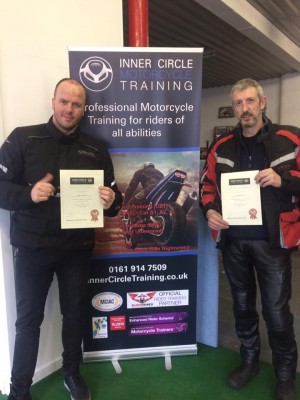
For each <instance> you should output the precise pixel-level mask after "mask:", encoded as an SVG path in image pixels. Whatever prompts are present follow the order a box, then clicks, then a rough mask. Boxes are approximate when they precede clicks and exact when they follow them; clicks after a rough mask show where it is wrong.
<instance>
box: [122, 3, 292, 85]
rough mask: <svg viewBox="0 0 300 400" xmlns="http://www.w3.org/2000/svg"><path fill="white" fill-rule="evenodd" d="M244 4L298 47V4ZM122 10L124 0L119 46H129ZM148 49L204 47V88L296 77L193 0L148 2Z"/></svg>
mask: <svg viewBox="0 0 300 400" xmlns="http://www.w3.org/2000/svg"><path fill="white" fill-rule="evenodd" d="M236 1H237V2H241V1H244V2H246V1H247V0H236ZM200 2H201V0H200ZM214 2H216V1H214ZM248 3H250V4H251V5H252V6H254V7H255V8H256V9H257V10H258V11H259V12H260V13H261V14H263V15H264V17H265V18H267V19H268V20H269V21H270V22H272V24H274V26H276V27H277V28H278V29H279V30H280V31H282V32H283V33H284V34H285V35H286V36H287V37H288V38H289V39H291V40H292V41H293V42H294V43H296V44H297V45H298V46H299V45H300V20H299V18H300V17H299V16H300V1H299V0H248ZM127 7H128V5H127V0H123V11H124V46H128V8H127ZM149 45H150V46H151V47H203V48H204V58H203V88H212V87H219V86H224V85H230V84H232V83H234V82H235V81H237V80H238V79H242V78H245V77H251V78H254V79H257V80H264V79H269V78H276V77H279V76H281V75H283V74H286V73H290V72H299V71H298V70H297V68H295V65H292V64H291V63H290V62H289V60H288V59H287V60H285V59H284V58H283V57H282V56H281V57H277V56H276V54H274V51H272V53H271V52H269V51H268V50H266V49H265V48H263V47H261V46H260V45H259V44H258V43H256V42H255V41H253V40H251V39H250V38H249V37H247V36H246V35H244V34H243V33H242V32H241V31H240V30H237V29H235V28H234V27H233V26H232V25H229V24H228V23H227V22H225V21H224V20H223V19H222V18H220V17H219V16H216V15H215V13H213V12H211V11H209V10H208V9H207V7H206V8H205V7H203V6H201V5H199V4H198V3H197V2H196V1H194V0H149Z"/></svg>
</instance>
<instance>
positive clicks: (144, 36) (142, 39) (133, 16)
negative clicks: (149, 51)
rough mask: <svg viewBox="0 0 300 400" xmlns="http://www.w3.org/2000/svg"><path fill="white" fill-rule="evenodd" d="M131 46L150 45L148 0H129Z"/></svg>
mask: <svg viewBox="0 0 300 400" xmlns="http://www.w3.org/2000/svg"><path fill="white" fill-rule="evenodd" d="M128 27H129V30H128V31H129V46H131V47H149V22H148V0H128Z"/></svg>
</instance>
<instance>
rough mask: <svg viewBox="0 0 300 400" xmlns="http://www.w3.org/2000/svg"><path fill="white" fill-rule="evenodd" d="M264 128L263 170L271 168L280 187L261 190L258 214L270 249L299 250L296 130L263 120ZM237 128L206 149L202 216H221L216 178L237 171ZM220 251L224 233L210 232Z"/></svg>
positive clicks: (299, 139)
mask: <svg viewBox="0 0 300 400" xmlns="http://www.w3.org/2000/svg"><path fill="white" fill-rule="evenodd" d="M265 121H266V128H267V129H264V130H263V131H262V132H260V134H259V137H258V141H259V142H260V143H262V144H263V145H264V149H265V154H266V160H265V167H264V168H273V169H274V171H275V172H276V173H277V174H279V175H280V177H281V182H282V184H281V187H280V188H275V187H273V186H267V187H265V188H262V189H261V194H262V198H261V200H262V212H263V215H264V220H265V223H266V227H267V231H268V235H269V243H270V245H271V246H272V247H282V248H297V247H298V248H300V210H299V206H300V204H299V198H300V151H299V145H300V130H299V129H298V128H295V127H292V126H283V125H277V124H272V122H271V121H270V120H268V119H267V118H265ZM240 150H241V127H240V125H237V126H236V128H235V129H234V130H232V131H231V132H228V133H226V134H224V135H222V136H221V137H219V138H218V139H216V140H215V141H214V142H213V143H212V144H211V146H210V149H209V153H208V157H207V160H206V164H205V166H204V168H203V170H202V173H201V180H200V189H201V203H200V205H201V207H202V209H203V213H204V216H205V215H206V213H207V211H208V210H209V209H214V210H216V211H218V212H222V204H221V187H220V176H221V174H222V173H225V172H235V171H240V170H241V169H240V165H239V164H240ZM213 236H214V238H215V239H216V240H217V242H218V243H219V246H218V247H220V246H221V245H222V242H223V240H222V239H224V236H226V230H221V231H219V232H217V231H214V232H213Z"/></svg>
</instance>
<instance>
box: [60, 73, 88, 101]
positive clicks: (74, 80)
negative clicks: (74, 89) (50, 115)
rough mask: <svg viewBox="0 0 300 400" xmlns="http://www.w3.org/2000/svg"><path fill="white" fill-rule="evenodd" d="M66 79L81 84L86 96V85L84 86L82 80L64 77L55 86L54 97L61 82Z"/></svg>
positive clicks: (74, 83)
mask: <svg viewBox="0 0 300 400" xmlns="http://www.w3.org/2000/svg"><path fill="white" fill-rule="evenodd" d="M66 81H69V82H70V83H72V84H73V85H78V86H81V87H82V89H83V91H84V94H85V97H86V90H85V87H84V86H83V84H82V83H81V82H80V81H78V80H77V79H73V78H62V79H61V80H60V81H58V82H57V84H56V85H55V88H54V97H55V96H56V92H57V89H58V87H59V86H60V84H61V83H63V82H66Z"/></svg>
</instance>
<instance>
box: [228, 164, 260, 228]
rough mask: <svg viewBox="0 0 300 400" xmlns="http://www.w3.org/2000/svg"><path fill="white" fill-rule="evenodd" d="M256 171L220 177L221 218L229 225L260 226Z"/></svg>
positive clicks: (258, 189)
mask: <svg viewBox="0 0 300 400" xmlns="http://www.w3.org/2000/svg"><path fill="white" fill-rule="evenodd" d="M257 173H258V171H242V172H231V173H226V174H222V175H221V191H222V217H223V219H224V220H225V221H227V222H228V223H229V225H262V214H261V198H260V185H259V184H258V183H256V181H255V179H254V178H255V176H256V175H257Z"/></svg>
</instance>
